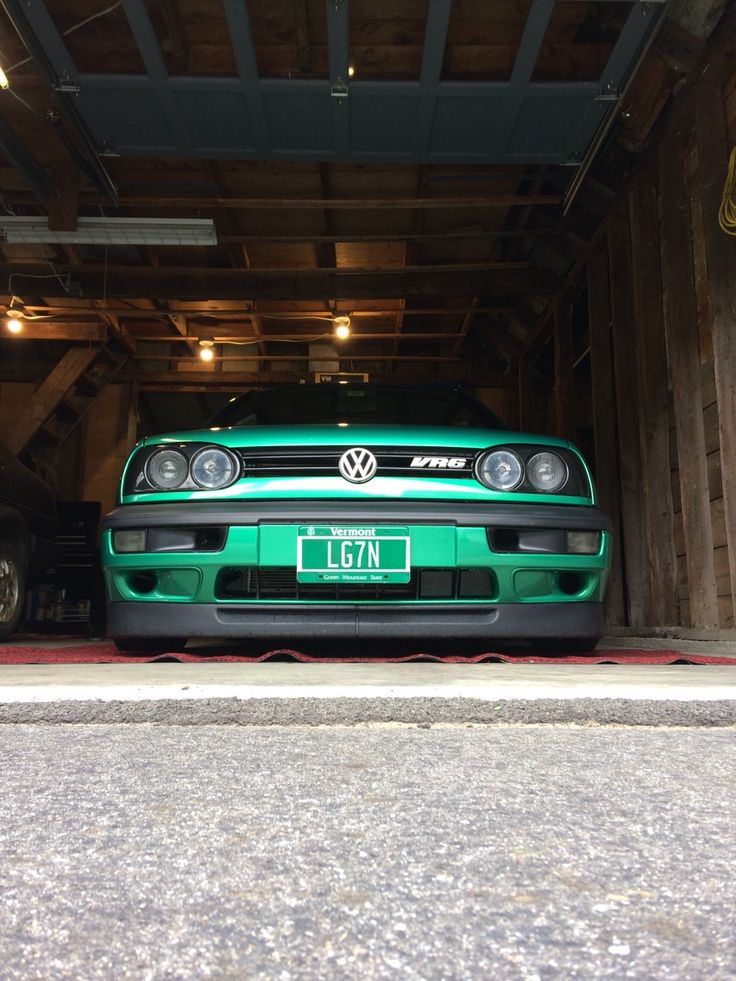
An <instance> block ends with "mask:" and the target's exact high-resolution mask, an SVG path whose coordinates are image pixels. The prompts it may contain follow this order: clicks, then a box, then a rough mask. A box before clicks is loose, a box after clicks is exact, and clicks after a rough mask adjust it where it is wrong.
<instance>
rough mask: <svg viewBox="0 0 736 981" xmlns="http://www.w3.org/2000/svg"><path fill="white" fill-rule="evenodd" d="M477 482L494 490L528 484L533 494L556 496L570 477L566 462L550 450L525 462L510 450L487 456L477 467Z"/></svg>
mask: <svg viewBox="0 0 736 981" xmlns="http://www.w3.org/2000/svg"><path fill="white" fill-rule="evenodd" d="M476 475H477V477H478V480H480V482H481V483H482V484H485V485H486V487H490V488H491V490H497V491H513V490H517V489H518V488H520V487H521V485H522V484H524V483H527V484H528V485H529V489H530V490H532V491H539V492H541V493H547V494H555V493H557V491H560V490H562V488H563V487H564V486H565V484H566V483H567V480H568V477H569V475H570V471H569V468H568V466H567V463H566V462H565V461H564V460H563V459H562V457H561V456H560V455H559V454H557V453H553V452H552V451H551V450H541V451H539V452H536V453H534V454H533V455H532V456H530V457H529V459H528V460H523V459H522V457H521V456H520V454H519V453H517V452H516V451H515V450H511V449H506V448H504V449H498V450H491V451H490V452H489V453H484V454H483V456H481V457H480V458H479V460H478V463H477V464H476Z"/></svg>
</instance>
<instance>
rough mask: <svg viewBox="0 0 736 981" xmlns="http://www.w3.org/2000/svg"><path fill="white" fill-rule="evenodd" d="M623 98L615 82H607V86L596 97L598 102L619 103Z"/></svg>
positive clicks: (602, 87)
mask: <svg viewBox="0 0 736 981" xmlns="http://www.w3.org/2000/svg"><path fill="white" fill-rule="evenodd" d="M620 98H621V93H620V92H619V90H618V85H617V84H616V83H615V82H606V84H605V85H603V86H601V88H600V89H599V90H598V93H597V95H596V97H595V101H596V102H618V100H619V99H620Z"/></svg>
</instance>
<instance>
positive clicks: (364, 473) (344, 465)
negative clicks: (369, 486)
mask: <svg viewBox="0 0 736 981" xmlns="http://www.w3.org/2000/svg"><path fill="white" fill-rule="evenodd" d="M338 467H339V468H340V473H341V474H342V475H343V477H344V478H345V480H349V481H351V482H352V483H353V484H364V483H365V482H366V480H370V479H371V477H374V476H375V474H376V470H377V469H378V462H377V461H376V458H375V457H374V456H373V454H372V453H371V451H370V450H364V449H363V448H362V447H361V446H354V447H353V448H352V449H351V450H346V452H345V453H343V455H342V456H341V457H340V462H339V463H338Z"/></svg>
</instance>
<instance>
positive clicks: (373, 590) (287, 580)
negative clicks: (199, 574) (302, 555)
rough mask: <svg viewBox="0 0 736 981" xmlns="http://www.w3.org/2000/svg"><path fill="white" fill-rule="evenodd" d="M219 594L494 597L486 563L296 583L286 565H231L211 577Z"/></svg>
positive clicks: (347, 597) (288, 597) (494, 587)
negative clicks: (405, 577)
mask: <svg viewBox="0 0 736 981" xmlns="http://www.w3.org/2000/svg"><path fill="white" fill-rule="evenodd" d="M215 595H216V597H217V599H218V600H274V599H276V600H308V599H309V600H321V601H323V602H330V601H337V600H343V601H344V600H353V601H355V602H360V601H366V600H381V601H383V602H389V601H391V600H395V601H403V602H406V601H407V600H452V599H479V600H493V599H495V598H496V596H497V584H496V579H495V576H494V575H493V572H492V571H491V570H490V569H485V568H476V569H414V570H413V572H412V574H411V578H410V580H409V582H407V583H395V582H392V583H376V584H374V583H365V584H362V583H300V582H297V578H296V569H294V568H293V567H290V566H284V567H281V566H278V567H277V566H272V567H261V568H259V567H257V566H231V567H228V568H225V569H222V570H221V571H220V573H219V575H218V577H217V582H216V583H215Z"/></svg>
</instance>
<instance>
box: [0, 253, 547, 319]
mask: <svg viewBox="0 0 736 981" xmlns="http://www.w3.org/2000/svg"><path fill="white" fill-rule="evenodd" d="M37 268H38V266H36V265H33V266H31V267H30V268H28V269H26V267H23V266H17V265H8V264H2V265H0V281H2V280H3V279H5V280H7V279H8V277H9V276H10V274H11V273H15V274H22V272H23V271H26V272H32V271H34V270H37ZM60 272H61V273H67V272H68V273H69V274H70V276H71V279H72V281H73V282H75V283H76V284H78V285H79V287H80V288H81V290H82V292H83V293H84V295H85V296H87V297H95V296H97V297H99V296H102V295H103V293H104V295H106V296H112V297H140V296H149V297H158V298H160V299H164V298H176V299H180V300H187V299H189V300H196V299H204V300H212V299H215V301H216V300H227V299H242V298H247V299H248V300H250V301H251V302H252V301H254V300H266V299H271V300H287V299H293V300H300V299H303V300H319V299H324V298H325V297H336V298H338V299H343V298H345V299H359V298H364V299H372V298H374V297H381V298H384V299H386V298H389V297H397V298H402V297H411V298H418V297H427V298H428V297H438V296H441V297H444V296H479V295H480V296H485V297H492V296H499V297H501V296H502V297H505V298H510V297H513V296H526V295H531V294H538V295H549V294H550V293H553V292H554V291H555V289H556V287H557V286H558V281H557V278H556V277H555V276H554V275H553V274H551V273H550V272H548V271H547V270H544V269H539V268H532V267H529V266H528V264H526V263H459V264H456V265H440V266H407V267H405V268H396V267H384V268H368V269H362V268H344V269H249V270H240V269H221V268H205V267H201V266H195V267H185V266H182V267H179V266H175V267H167V268H165V267H158V268H151V267H144V268H141V267H137V266H120V265H113V266H108V267H107V270H105V269H104V268H103V267H100V266H96V265H95V266H92V265H84V266H76V265H75V266H67V267H62V268H61V269H60ZM44 291H45V295H47V296H48V297H53V296H61V295H63V294H64V292H65V289H64V285H63V284H62V283H55V282H54V281H52V280H49V283H48V285H47V286H44ZM201 313H202V314H206V311H201Z"/></svg>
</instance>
